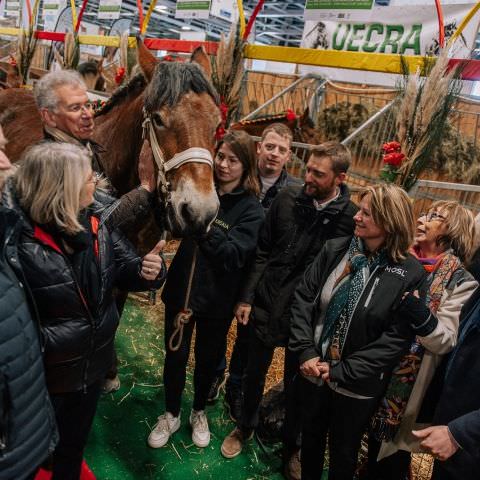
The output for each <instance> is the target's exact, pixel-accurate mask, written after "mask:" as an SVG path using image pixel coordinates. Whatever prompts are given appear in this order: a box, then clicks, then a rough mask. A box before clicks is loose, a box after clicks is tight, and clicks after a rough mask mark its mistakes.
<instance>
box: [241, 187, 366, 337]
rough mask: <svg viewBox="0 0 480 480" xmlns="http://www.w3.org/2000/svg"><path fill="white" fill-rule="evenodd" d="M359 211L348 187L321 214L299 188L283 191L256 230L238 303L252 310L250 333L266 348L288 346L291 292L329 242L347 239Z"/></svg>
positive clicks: (286, 188)
mask: <svg viewBox="0 0 480 480" xmlns="http://www.w3.org/2000/svg"><path fill="white" fill-rule="evenodd" d="M356 211H357V207H356V206H355V205H354V204H353V203H352V202H351V201H350V193H349V191H348V188H347V186H346V185H342V186H341V188H340V196H339V197H338V198H337V199H336V200H334V201H333V202H331V203H330V204H329V205H328V206H327V207H325V208H324V209H323V210H321V211H317V210H316V209H315V207H314V205H313V200H312V198H311V197H308V196H307V195H305V194H304V193H303V187H300V186H291V187H285V188H284V189H283V190H282V191H281V192H280V193H279V194H278V195H277V197H276V198H275V200H274V202H273V204H272V206H271V207H270V210H269V211H268V213H267V217H266V219H265V224H264V225H263V227H262V228H261V230H260V234H259V238H258V245H257V250H256V253H255V261H254V264H253V266H252V269H251V270H250V273H249V276H248V279H247V281H246V283H245V285H244V288H243V289H242V292H241V295H240V297H239V301H241V302H245V303H249V304H250V305H253V307H252V318H251V322H252V324H253V328H254V332H255V334H256V335H257V337H258V338H259V339H260V340H261V341H263V342H264V343H265V345H268V346H286V345H287V343H288V336H289V330H290V306H291V302H292V300H293V293H294V291H295V288H296V287H297V285H298V283H299V281H300V280H301V278H302V275H303V273H304V271H305V268H306V267H307V266H308V265H309V264H310V263H311V262H312V261H313V260H314V258H315V256H316V255H317V254H318V252H319V251H320V250H321V248H322V247H323V245H324V243H325V242H326V240H328V239H330V238H336V237H341V236H345V235H351V234H352V233H353V228H354V222H353V216H354V215H355V213H356Z"/></svg>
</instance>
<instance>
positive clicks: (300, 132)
mask: <svg viewBox="0 0 480 480" xmlns="http://www.w3.org/2000/svg"><path fill="white" fill-rule="evenodd" d="M293 133H294V135H293V136H294V140H295V141H296V142H301V143H309V144H311V145H315V144H318V143H321V141H322V140H321V138H320V136H319V132H318V130H317V129H316V127H315V123H314V122H313V120H312V119H311V118H310V110H309V108H308V107H307V109H306V110H305V111H304V112H303V115H302V116H301V117H298V118H297V119H296V124H295V128H294V130H293Z"/></svg>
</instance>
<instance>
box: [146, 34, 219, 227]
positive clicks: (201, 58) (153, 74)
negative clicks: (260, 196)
mask: <svg viewBox="0 0 480 480" xmlns="http://www.w3.org/2000/svg"><path fill="white" fill-rule="evenodd" d="M138 53H139V65H140V67H141V69H142V71H143V73H144V75H145V77H146V79H147V81H148V85H147V88H146V90H145V95H144V116H145V118H144V120H145V121H144V126H145V134H146V135H147V138H149V140H150V144H151V147H152V150H153V152H154V156H155V161H156V164H157V168H158V187H159V188H158V190H159V192H163V195H164V199H166V200H167V218H168V222H169V227H170V229H171V230H172V231H174V232H175V233H176V234H179V235H187V234H191V233H203V232H205V231H206V230H207V229H208V227H209V226H210V224H211V223H212V221H213V220H214V219H215V216H216V214H217V211H218V206H219V202H218V197H217V194H216V192H215V187H214V183H213V158H212V156H213V149H214V141H215V130H216V127H217V125H218V124H219V122H220V112H219V109H218V97H217V94H216V92H215V89H214V88H213V86H212V85H211V83H210V82H209V80H208V78H207V76H208V73H206V72H208V71H209V66H210V62H209V60H208V57H207V55H206V54H205V52H204V51H203V50H198V49H197V51H196V52H195V53H194V55H193V56H192V62H190V63H177V62H158V60H157V59H156V58H155V57H153V56H152V55H151V53H150V52H149V51H148V49H147V48H146V47H145V46H144V45H143V43H142V42H139V45H138ZM200 65H202V67H203V69H202V67H201V66H200ZM165 196H166V197H165Z"/></svg>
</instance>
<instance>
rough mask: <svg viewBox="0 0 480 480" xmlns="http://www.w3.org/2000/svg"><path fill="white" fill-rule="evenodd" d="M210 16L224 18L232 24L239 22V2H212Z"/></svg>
mask: <svg viewBox="0 0 480 480" xmlns="http://www.w3.org/2000/svg"><path fill="white" fill-rule="evenodd" d="M210 15H213V16H214V17H219V18H223V19H224V20H227V21H228V22H230V23H235V22H237V21H238V16H239V15H238V5H237V0H212V6H211V7H210Z"/></svg>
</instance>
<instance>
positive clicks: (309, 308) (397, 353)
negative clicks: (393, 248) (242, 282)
mask: <svg viewBox="0 0 480 480" xmlns="http://www.w3.org/2000/svg"><path fill="white" fill-rule="evenodd" d="M350 241H351V237H344V238H337V239H334V240H331V241H329V242H327V243H326V244H325V246H324V247H323V249H322V251H321V252H320V254H319V255H318V257H317V258H316V259H315V262H314V263H313V264H312V265H311V267H310V268H309V269H308V270H307V271H306V272H305V275H304V277H303V280H302V282H301V283H300V285H299V287H298V288H297V290H296V292H295V301H294V302H293V305H292V310H291V315H292V320H291V334H290V342H289V347H290V349H291V350H292V351H294V352H296V353H298V355H299V361H300V364H301V363H303V362H306V361H307V360H310V359H311V358H315V357H320V358H321V357H322V354H321V348H320V346H318V345H316V344H315V341H314V331H315V326H316V322H317V319H318V318H319V314H320V308H319V298H320V294H321V292H322V289H323V286H324V284H325V282H326V280H327V278H328V276H329V275H330V273H332V271H333V270H334V269H335V268H336V267H337V265H338V264H339V263H340V261H341V260H342V259H343V257H344V255H345V254H346V252H347V251H348V247H349V245H350ZM415 290H419V292H420V298H425V294H426V291H427V275H426V273H425V270H424V268H423V267H422V265H421V264H420V263H419V262H418V261H417V260H416V259H415V258H414V257H413V256H412V255H410V254H408V256H407V258H406V259H405V260H403V261H402V262H400V263H393V262H390V263H388V264H387V265H384V266H380V267H377V269H376V270H374V272H372V274H371V275H370V277H369V279H368V281H367V283H366V285H365V287H364V289H363V291H362V293H361V295H360V298H359V299H358V300H357V305H356V308H355V311H354V313H353V316H352V319H351V321H350V326H349V328H348V332H347V336H346V339H345V343H344V347H343V351H342V359H341V361H340V362H339V363H338V364H337V365H335V366H333V367H332V368H331V369H330V380H331V381H332V382H336V383H337V384H338V386H339V387H341V388H344V389H347V390H349V391H351V392H353V393H356V394H358V395H364V396H372V397H373V396H378V395H381V394H382V393H383V391H384V389H385V387H386V385H387V383H388V380H389V378H390V374H391V371H392V369H393V368H394V367H395V365H396V364H397V363H398V361H399V360H400V358H401V356H402V354H404V353H405V352H406V350H407V349H408V347H409V346H410V344H411V342H412V340H413V338H414V336H415V332H414V330H413V328H412V326H411V323H410V321H409V320H406V319H404V318H403V316H402V314H401V310H400V309H399V308H398V307H399V305H400V303H401V301H402V297H403V294H404V293H405V292H414V291H415ZM435 321H436V320H435Z"/></svg>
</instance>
